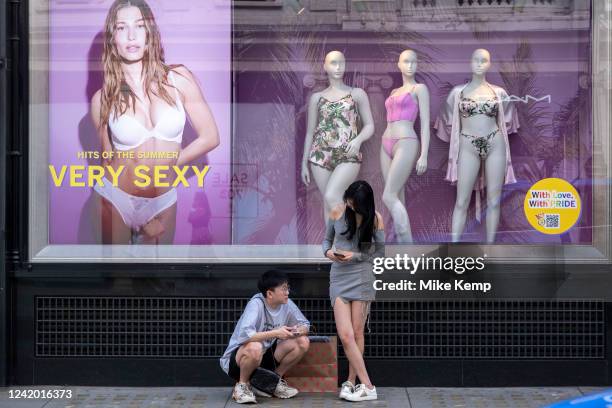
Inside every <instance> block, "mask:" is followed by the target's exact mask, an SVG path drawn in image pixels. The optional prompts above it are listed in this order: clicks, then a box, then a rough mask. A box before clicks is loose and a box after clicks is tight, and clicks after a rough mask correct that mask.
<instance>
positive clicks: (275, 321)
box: [219, 293, 310, 373]
mask: <svg viewBox="0 0 612 408" xmlns="http://www.w3.org/2000/svg"><path fill="white" fill-rule="evenodd" d="M264 304H265V308H266V310H267V312H266V310H264ZM295 325H304V326H308V327H310V322H309V321H308V320H307V319H306V318H305V317H304V315H303V314H302V312H301V311H300V309H298V307H297V306H296V304H295V303H293V301H292V300H291V299H289V301H288V302H287V303H284V304H281V305H280V306H279V307H277V308H276V309H272V308H270V307H269V306H268V304H267V303H266V301H265V300H264V297H263V295H262V294H261V293H258V294H256V295H253V297H252V298H251V300H249V303H247V305H246V307H245V308H244V312H242V316H240V319H239V320H238V323H236V328H235V329H234V333H233V334H232V337H231V338H230V341H229V345H228V346H227V349H225V353H223V357H221V359H220V360H219V362H220V363H221V368H222V369H223V371H225V372H226V373H227V372H228V371H229V363H230V356H231V355H232V352H233V351H234V350H236V349H237V348H238V347H240V346H241V345H242V344H243V343H245V342H246V341H247V340H248V339H250V338H251V336H253V335H254V334H255V333H260V332H264V331H269V330H274V329H277V328H279V327H281V326H295ZM273 342H274V339H269V340H265V341H263V342H262V344H263V347H264V351H266V350H267V349H269V348H270V347H271V346H272V343H273Z"/></svg>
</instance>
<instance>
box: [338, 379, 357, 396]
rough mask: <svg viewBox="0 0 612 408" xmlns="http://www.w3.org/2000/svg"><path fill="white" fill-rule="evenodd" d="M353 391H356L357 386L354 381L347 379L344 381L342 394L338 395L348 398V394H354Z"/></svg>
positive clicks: (341, 389)
mask: <svg viewBox="0 0 612 408" xmlns="http://www.w3.org/2000/svg"><path fill="white" fill-rule="evenodd" d="M353 391H355V386H354V385H353V383H352V382H350V381H345V382H343V383H342V386H341V388H340V395H338V398H340V399H346V396H347V395H350V394H352V393H353Z"/></svg>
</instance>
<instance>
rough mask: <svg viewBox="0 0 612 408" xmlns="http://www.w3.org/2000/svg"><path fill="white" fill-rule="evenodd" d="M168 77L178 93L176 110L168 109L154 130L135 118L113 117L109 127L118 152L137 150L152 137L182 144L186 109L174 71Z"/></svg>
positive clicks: (126, 116) (128, 116) (124, 115)
mask: <svg viewBox="0 0 612 408" xmlns="http://www.w3.org/2000/svg"><path fill="white" fill-rule="evenodd" d="M168 77H169V78H170V81H171V82H172V85H173V86H174V91H175V93H176V108H170V109H166V111H165V112H164V113H163V114H162V115H161V116H160V119H159V121H158V122H157V123H156V124H155V127H154V128H153V129H147V128H146V127H145V126H144V125H142V124H141V123H140V122H139V121H138V120H137V119H136V118H134V117H133V116H130V115H126V114H123V115H121V116H119V117H114V115H111V118H110V119H109V121H108V126H109V128H110V130H111V138H112V140H113V145H114V146H115V148H116V149H117V150H131V149H135V148H136V147H138V146H140V145H141V144H143V143H144V142H146V141H147V140H149V139H150V138H152V137H154V138H156V139H160V140H166V141H168V142H176V143H179V144H180V143H181V142H182V140H183V129H184V128H185V119H186V117H185V109H184V108H183V104H182V103H181V98H180V97H179V92H178V89H177V88H176V84H175V82H174V74H173V72H172V71H170V72H169V73H168Z"/></svg>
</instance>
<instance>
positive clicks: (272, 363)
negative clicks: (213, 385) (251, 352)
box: [227, 341, 279, 381]
mask: <svg viewBox="0 0 612 408" xmlns="http://www.w3.org/2000/svg"><path fill="white" fill-rule="evenodd" d="M239 348H240V347H238V348H236V349H235V350H234V351H233V352H232V354H231V355H230V361H229V370H228V371H227V375H229V376H230V377H231V378H233V379H234V380H236V381H240V366H238V363H236V354H237V353H238V349H239ZM275 351H276V341H275V342H274V343H272V346H271V347H270V348H269V349H267V350H266V351H265V352H264V355H263V357H262V358H261V364H259V366H260V367H261V368H265V369H267V370H270V371H274V369H275V368H276V367H277V366H278V365H279V363H278V362H277V361H276V359H275V358H274V352H275Z"/></svg>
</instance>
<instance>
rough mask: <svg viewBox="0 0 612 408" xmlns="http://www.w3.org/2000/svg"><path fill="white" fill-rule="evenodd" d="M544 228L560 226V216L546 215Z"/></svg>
mask: <svg viewBox="0 0 612 408" xmlns="http://www.w3.org/2000/svg"><path fill="white" fill-rule="evenodd" d="M544 221H545V222H544V228H559V227H560V226H561V216H560V214H546V218H545V220H544Z"/></svg>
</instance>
